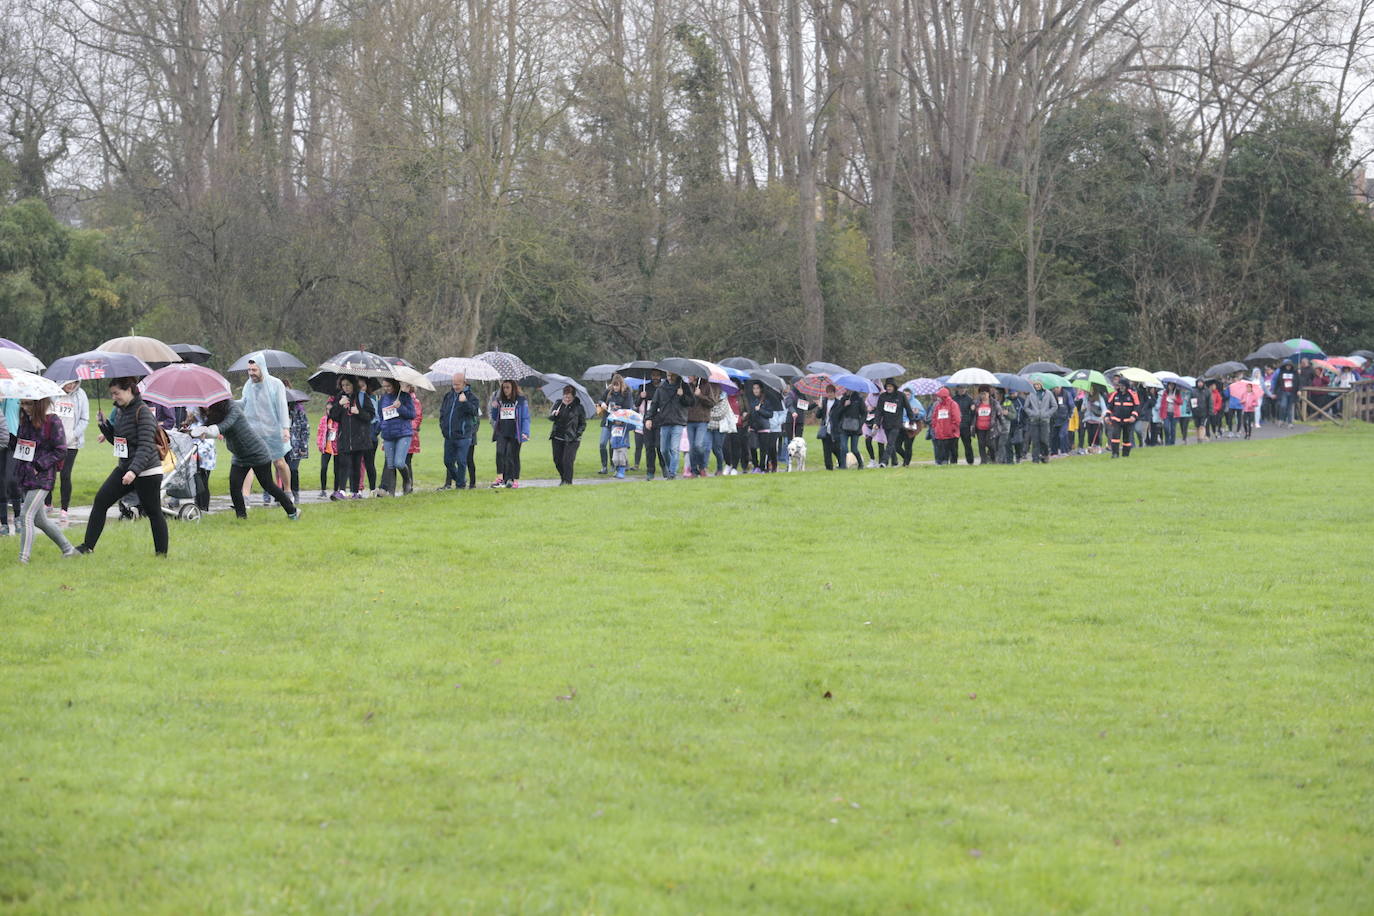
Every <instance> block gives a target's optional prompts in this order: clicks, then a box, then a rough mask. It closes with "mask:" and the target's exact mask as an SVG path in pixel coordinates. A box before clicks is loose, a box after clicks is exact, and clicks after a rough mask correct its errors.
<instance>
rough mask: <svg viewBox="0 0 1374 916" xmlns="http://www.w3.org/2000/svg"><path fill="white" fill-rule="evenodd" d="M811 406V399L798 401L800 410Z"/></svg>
mask: <svg viewBox="0 0 1374 916" xmlns="http://www.w3.org/2000/svg"><path fill="white" fill-rule="evenodd" d="M810 407H811V402H810V401H798V402H797V409H798V410H808V409H810Z"/></svg>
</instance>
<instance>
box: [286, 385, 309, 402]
mask: <svg viewBox="0 0 1374 916" xmlns="http://www.w3.org/2000/svg"><path fill="white" fill-rule="evenodd" d="M308 400H310V392H308V391H301V390H300V389H299V388H288V389H286V403H288V404H297V403H300V402H301V401H308Z"/></svg>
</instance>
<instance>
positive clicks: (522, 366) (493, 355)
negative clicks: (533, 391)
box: [473, 350, 542, 384]
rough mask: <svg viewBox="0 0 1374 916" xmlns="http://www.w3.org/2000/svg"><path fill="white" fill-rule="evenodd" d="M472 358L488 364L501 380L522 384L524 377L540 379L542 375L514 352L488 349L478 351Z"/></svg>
mask: <svg viewBox="0 0 1374 916" xmlns="http://www.w3.org/2000/svg"><path fill="white" fill-rule="evenodd" d="M473 359H480V360H481V361H482V362H484V363H487V364H488V365H490V366H491V367H492V368H493V369H495V370H496V372H497V374H498V375H499V376H500V377H501V380H502V381H505V380H506V379H510V380H511V381H515V382H520V383H521V384H524V383H525V380H526V379H535V380H540V379H542V376H540V374H539V373H538V372H537V371H535V370H534V369H533V368H532V367H531V366H530V365H529V364H528V363H526V362H525V361H524V360H523V359H521V358H520V357H518V356H516V355H515V354H514V353H502V352H501V351H500V350H488V351H487V352H485V353H478V354H477V355H476V356H474V357H473Z"/></svg>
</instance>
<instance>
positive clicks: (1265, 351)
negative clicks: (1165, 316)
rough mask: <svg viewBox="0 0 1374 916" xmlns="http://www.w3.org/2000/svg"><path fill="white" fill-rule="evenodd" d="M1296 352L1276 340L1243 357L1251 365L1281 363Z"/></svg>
mask: <svg viewBox="0 0 1374 916" xmlns="http://www.w3.org/2000/svg"><path fill="white" fill-rule="evenodd" d="M1297 352H1298V351H1297V350H1296V349H1295V348H1294V347H1290V346H1289V345H1288V344H1286V343H1281V342H1280V341H1277V340H1276V341H1274V342H1273V343H1267V344H1265V345H1264V346H1262V347H1260V348H1259V349H1258V350H1256V351H1255V352H1254V353H1251V354H1250V355H1249V356H1247V357H1245V362H1247V363H1250V364H1252V365H1253V364H1256V363H1281V362H1283V361H1284V360H1285V359H1288V358H1289V357H1290V356H1295V355H1297ZM1157 374H1158V373H1156V375H1157Z"/></svg>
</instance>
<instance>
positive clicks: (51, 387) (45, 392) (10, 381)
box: [0, 369, 64, 401]
mask: <svg viewBox="0 0 1374 916" xmlns="http://www.w3.org/2000/svg"><path fill="white" fill-rule="evenodd" d="M63 393H64V392H63V391H62V386H61V385H59V384H57V382H54V381H52V380H51V379H46V378H44V377H43V376H41V375H35V374H34V373H32V372H25V371H24V370H23V369H10V370H9V377H8V378H0V398H14V399H16V400H19V401H37V400H41V399H42V398H55V397H57V396H59V395H61V394H63Z"/></svg>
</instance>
